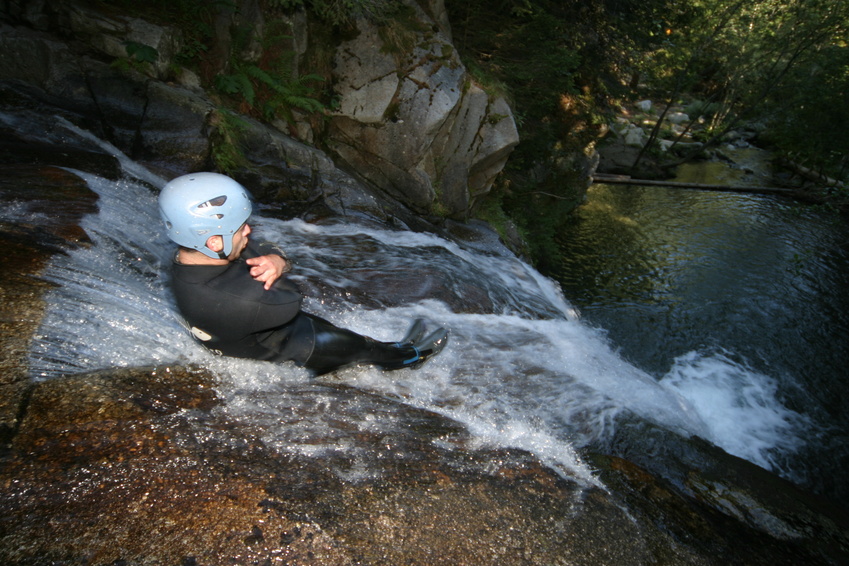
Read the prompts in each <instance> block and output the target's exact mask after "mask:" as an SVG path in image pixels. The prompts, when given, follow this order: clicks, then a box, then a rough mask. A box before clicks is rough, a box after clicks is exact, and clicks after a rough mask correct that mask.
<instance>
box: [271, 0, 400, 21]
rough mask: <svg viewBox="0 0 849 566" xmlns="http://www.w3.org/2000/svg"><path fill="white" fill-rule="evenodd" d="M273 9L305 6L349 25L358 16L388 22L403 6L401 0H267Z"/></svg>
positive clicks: (325, 17) (327, 17) (316, 13)
mask: <svg viewBox="0 0 849 566" xmlns="http://www.w3.org/2000/svg"><path fill="white" fill-rule="evenodd" d="M266 3H267V4H268V6H269V7H270V8H272V9H279V10H286V11H289V10H293V9H295V8H300V7H304V8H307V9H308V10H309V11H310V12H312V13H313V14H315V15H316V16H318V17H319V18H320V19H322V20H324V21H325V22H327V23H329V24H331V25H335V26H345V25H349V24H350V23H351V22H353V21H354V20H356V19H358V18H365V19H368V20H371V21H373V22H386V21H388V20H389V18H390V17H391V16H392V15H393V14H394V13H395V12H396V11H397V10H398V9H399V8H401V7H402V6H403V4H402V3H401V1H400V0H266Z"/></svg>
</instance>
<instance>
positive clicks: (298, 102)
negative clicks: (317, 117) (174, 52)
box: [215, 26, 325, 123]
mask: <svg viewBox="0 0 849 566" xmlns="http://www.w3.org/2000/svg"><path fill="white" fill-rule="evenodd" d="M274 29H275V26H269V30H270V32H269V35H268V37H267V38H265V39H264V41H263V50H264V58H263V59H261V61H260V62H252V61H246V60H243V59H241V58H239V57H237V56H236V55H235V54H237V53H241V52H243V51H244V50H243V47H244V45H245V44H246V43H247V41H248V38H249V31H250V30H248V29H245V30H242V31H243V33H241V34H234V46H233V49H232V53H233V54H234V55H233V57H231V60H230V65H229V66H230V72H229V73H226V74H219V75H218V76H216V77H215V88H216V89H217V90H218V91H219V92H221V93H222V94H227V95H232V96H235V97H236V98H241V99H242V100H243V101H244V102H245V104H246V105H247V108H248V109H249V110H254V111H256V112H257V113H258V114H259V115H260V116H261V117H262V118H264V119H266V120H273V119H274V118H278V117H280V118H283V119H285V120H286V121H288V122H289V123H292V122H294V121H295V118H294V115H293V114H292V111H293V110H294V109H300V110H303V111H305V112H309V113H312V112H322V111H324V109H325V107H324V104H322V103H321V102H320V101H319V100H318V99H317V98H316V96H317V92H316V90H315V88H314V87H313V86H312V85H313V84H315V83H320V82H321V81H323V78H322V77H320V76H318V75H314V74H308V75H303V76H299V77H295V76H293V73H292V69H293V67H294V61H293V58H294V53H293V52H291V51H287V50H282V49H281V48H280V42H281V41H282V40H284V39H288V36H284V35H280V34H275V33H273V30H274Z"/></svg>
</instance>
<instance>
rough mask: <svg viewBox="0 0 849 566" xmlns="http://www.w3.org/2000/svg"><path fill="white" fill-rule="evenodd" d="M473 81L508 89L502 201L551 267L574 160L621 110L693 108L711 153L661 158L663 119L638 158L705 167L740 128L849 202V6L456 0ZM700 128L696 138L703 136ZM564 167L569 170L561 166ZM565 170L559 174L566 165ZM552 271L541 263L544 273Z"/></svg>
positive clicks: (573, 186) (457, 33)
mask: <svg viewBox="0 0 849 566" xmlns="http://www.w3.org/2000/svg"><path fill="white" fill-rule="evenodd" d="M446 5H447V7H448V10H449V15H450V20H451V24H452V28H453V32H454V43H455V45H456V46H457V47H458V49H459V50H460V52H461V53H462V55H463V58H464V61H465V62H466V64H467V66H469V68H470V69H471V70H472V72H473V74H474V75H475V76H476V78H477V79H478V80H479V81H481V82H482V83H484V84H487V85H489V86H490V88H497V89H503V91H504V92H505V93H506V94H507V95H508V96H509V99H510V100H511V103H512V106H513V109H514V112H515V113H516V115H517V118H518V126H519V132H520V135H521V139H522V141H521V143H520V145H519V147H517V149H516V150H515V151H514V154H513V156H511V159H510V161H509V162H508V165H507V169H506V170H505V172H504V175H503V176H502V178H501V180H500V183H499V184H498V186H496V187H495V190H494V191H493V197H492V198H493V200H497V201H498V202H497V203H495V204H496V205H497V206H500V207H501V208H502V209H503V211H504V212H506V214H507V215H509V216H510V217H512V218H513V219H514V220H515V221H516V222H517V223H518V224H519V225H520V227H521V228H523V229H524V230H523V231H524V233H525V235H526V237H528V239H529V241H530V242H531V246H532V248H533V249H532V255H533V257H534V258H535V259H536V260H537V261H538V262H540V261H542V262H543V263H544V258H545V257H546V256H547V255H548V253H549V252H553V250H549V249H548V248H549V247H550V243H549V242H550V241H551V239H552V238H551V237H552V236H553V234H555V233H556V232H557V230H558V227H559V226H560V223H561V222H563V219H564V217H565V216H567V215H568V211H569V210H571V209H572V208H573V207H574V205H575V203H576V201H577V200H578V199H580V198H581V196H582V194H583V192H582V191H583V188H584V187H583V186H581V184H580V183H581V182H582V180H581V178H580V175H578V172H577V171H575V173H576V174H575V175H574V177H573V178H569V175H568V173H569V171H568V164H569V162H568V156H569V154H570V152H575V151H579V150H581V149H583V148H586V147H588V146H589V145H591V144H593V143H594V142H597V141H598V140H599V139H601V138H602V137H603V136H604V135H605V133H607V129H606V125H607V124H608V123H610V122H612V121H613V118H614V114H615V112H616V111H617V109H618V108H620V107H621V106H623V105H628V104H630V103H633V102H635V101H637V100H640V99H643V98H651V99H653V100H655V101H656V102H658V103H660V104H659V106H662V107H664V108H673V107H674V106H676V105H681V104H686V106H687V109H688V114H689V118H690V123H689V124H684V127H685V131H686V132H687V133H688V134H693V135H695V136H697V138H696V139H698V140H699V141H700V142H701V149H696V150H694V151H693V152H691V153H687V152H683V153H681V152H679V153H677V154H675V157H674V158H673V157H672V156H661V155H660V152H659V151H658V148H659V142H660V138H661V135H662V133H663V125H664V116H663V115H661V117H660V119H659V120H658V122H657V125H656V127H655V128H654V129H653V130H652V131H651V133H650V136H649V139H648V142H647V143H646V144H645V146H644V150H643V151H642V152H641V154H640V156H639V158H638V161H637V162H635V168H636V166H637V165H638V164H639V161H640V160H646V159H654V160H656V161H658V162H659V164H660V166H661V168H664V167H665V168H667V169H671V168H672V167H674V166H675V165H676V164H678V163H680V162H682V161H684V160H688V159H698V158H699V157H700V154H703V153H702V152H704V151H705V150H706V149H709V148H711V147H714V146H716V145H718V144H720V143H721V142H722V140H723V138H724V136H726V134H728V133H729V132H731V131H733V130H734V129H736V128H743V127H745V128H754V129H756V130H757V131H758V132H759V134H758V139H757V140H756V141H757V143H758V144H759V145H761V146H762V147H765V148H768V149H770V150H772V151H773V152H774V153H775V155H776V156H777V158H778V159H780V160H782V161H784V162H786V163H787V164H793V166H794V167H796V168H797V169H799V170H802V171H806V172H808V173H813V175H811V177H812V178H819V179H822V183H821V184H822V189H823V191H825V192H827V193H830V194H832V195H833V196H834V198H835V199H837V200H844V199H846V198H847V196H849V193H848V192H847V189H846V186H847V179H849V106H847V105H846V100H847V99H846V93H847V91H849V89H847V86H849V32H847V30H848V29H849V3H846V2H840V1H838V0H754V1H740V0H697V1H693V2H673V1H670V0H565V1H559V0H502V1H496V2H491V1H488V0H487V1H484V0H462V1H461V0H446ZM695 126H697V129H698V132H697V134H694V133H693V130H695V129H696V128H695ZM564 160H566V161H567V167H566V168H564V167H563V166H562V165H563V163H564ZM558 166H559V167H558ZM542 267H544V265H543V266H542Z"/></svg>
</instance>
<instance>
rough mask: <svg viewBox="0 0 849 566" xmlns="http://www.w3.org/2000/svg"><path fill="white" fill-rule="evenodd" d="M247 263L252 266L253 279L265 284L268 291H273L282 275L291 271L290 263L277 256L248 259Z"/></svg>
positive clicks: (269, 255)
mask: <svg viewBox="0 0 849 566" xmlns="http://www.w3.org/2000/svg"><path fill="white" fill-rule="evenodd" d="M245 263H247V264H248V265H250V266H251V277H253V278H254V279H256V280H257V281H260V282H262V283H265V290H266V291H268V290H269V289H271V286H272V285H274V282H275V281H277V280H278V279H280V276H281V275H283V274H284V273H286V272H287V271H289V270H290V269H291V266H290V265H289V262H288V261H286V260H285V259H284V258H282V257H280V256H279V255H275V254H268V255H261V256H259V257H252V258H250V259H246V260H245Z"/></svg>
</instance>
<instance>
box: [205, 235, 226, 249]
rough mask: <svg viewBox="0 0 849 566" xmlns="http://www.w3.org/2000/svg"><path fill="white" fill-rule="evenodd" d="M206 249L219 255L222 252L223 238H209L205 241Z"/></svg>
mask: <svg viewBox="0 0 849 566" xmlns="http://www.w3.org/2000/svg"><path fill="white" fill-rule="evenodd" d="M206 247H207V248H209V249H211V250H212V251H214V252H215V253H221V252H222V251H224V238H222V237H221V236H210V237H209V238H207V240H206Z"/></svg>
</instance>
